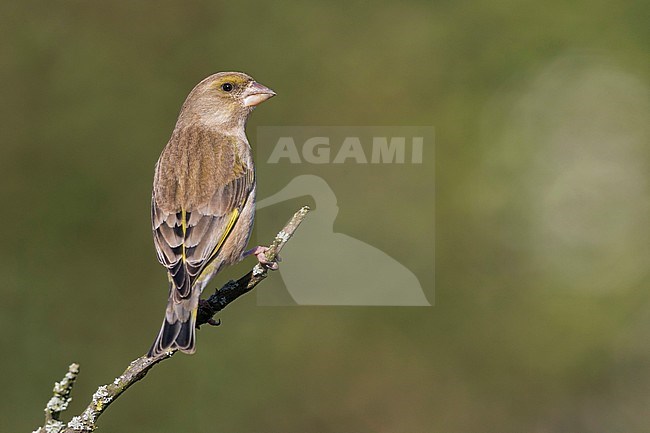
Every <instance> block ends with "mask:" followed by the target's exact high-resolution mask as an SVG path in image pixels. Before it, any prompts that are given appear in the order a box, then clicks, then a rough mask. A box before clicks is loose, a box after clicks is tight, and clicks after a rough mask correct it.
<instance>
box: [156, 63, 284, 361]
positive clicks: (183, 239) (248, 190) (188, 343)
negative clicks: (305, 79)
mask: <svg viewBox="0 0 650 433" xmlns="http://www.w3.org/2000/svg"><path fill="white" fill-rule="evenodd" d="M273 96H275V92H273V91H272V90H271V89H269V88H267V87H265V86H263V85H261V84H259V83H257V82H256V81H255V80H253V79H252V78H251V77H250V76H248V75H246V74H244V73H241V72H220V73H217V74H214V75H211V76H209V77H207V78H206V79H204V80H203V81H201V82H200V83H199V84H197V85H196V87H194V89H192V91H191V92H190V94H189V95H188V97H187V99H186V100H185V102H184V103H183V106H182V108H181V111H180V114H179V116H178V121H177V122H176V126H175V128H174V131H173V132H172V135H171V138H170V139H169V142H168V143H167V145H166V146H165V148H164V149H163V151H162V154H161V155H160V158H159V159H158V162H157V163H156V168H155V175H154V182H153V193H152V199H151V224H152V229H153V239H154V244H155V247H156V251H157V254H158V260H159V261H160V263H161V264H162V265H163V266H165V268H166V269H167V274H168V279H169V298H168V301H167V308H166V310H165V318H164V320H163V324H162V327H161V329H160V332H159V334H158V337H157V338H156V340H155V341H154V343H153V345H152V347H151V349H150V350H149V353H148V356H149V357H155V356H157V355H159V354H161V353H164V352H168V351H172V350H181V351H183V352H186V353H193V352H194V351H195V347H196V315H197V308H198V303H199V297H200V295H201V291H202V290H203V289H204V288H205V286H206V285H207V284H208V283H209V282H210V280H211V279H212V278H213V277H214V276H215V275H216V274H217V273H218V272H219V271H220V270H221V269H223V267H224V266H227V265H231V264H234V263H236V262H238V261H240V260H241V259H242V258H243V257H245V256H247V255H249V254H254V255H256V256H257V258H258V260H260V262H262V263H263V264H265V265H267V267H270V268H272V269H273V268H275V267H277V264H275V263H269V262H268V261H266V260H265V257H264V252H265V251H266V250H267V248H264V247H256V248H253V249H252V250H250V251H245V248H246V244H247V243H248V239H249V237H250V234H251V231H252V228H253V217H254V213H255V167H254V165H253V157H252V152H251V148H250V145H249V143H248V139H247V138H246V131H245V127H246V121H247V119H248V116H249V115H250V113H251V111H252V110H253V108H255V107H256V106H257V105H258V104H260V103H262V102H264V101H266V100H267V99H269V98H271V97H273Z"/></svg>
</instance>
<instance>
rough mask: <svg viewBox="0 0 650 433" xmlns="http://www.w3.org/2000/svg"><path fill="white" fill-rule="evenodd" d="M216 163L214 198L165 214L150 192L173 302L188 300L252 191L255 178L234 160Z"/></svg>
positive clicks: (157, 242) (154, 225)
mask: <svg viewBox="0 0 650 433" xmlns="http://www.w3.org/2000/svg"><path fill="white" fill-rule="evenodd" d="M230 149H233V148H232V146H227V147H226V148H225V149H224V147H223V146H221V147H220V149H219V151H220V152H222V153H223V152H229V151H230ZM232 151H233V152H236V150H234V149H233V150H232ZM226 156H227V155H226ZM219 162H220V165H219V167H218V170H217V172H215V173H214V175H215V176H217V177H219V178H221V179H225V182H217V184H216V185H215V187H214V191H213V192H212V194H210V195H208V198H207V199H205V200H203V201H202V202H199V203H192V200H190V199H186V200H181V204H180V206H178V207H179V209H174V211H165V210H163V207H162V206H160V203H161V200H160V199H159V197H157V194H156V188H154V193H153V196H152V201H151V219H152V228H153V233H154V244H155V246H156V251H157V253H158V260H159V261H160V263H162V264H163V265H164V266H165V267H167V269H168V271H169V274H170V276H171V279H172V282H173V286H174V291H173V296H174V297H175V298H177V299H178V298H185V297H187V296H189V295H190V293H191V288H192V285H193V284H194V282H195V280H196V279H197V278H198V277H199V275H200V274H201V271H202V269H203V268H204V267H205V266H206V265H208V264H209V263H210V262H211V261H212V260H214V259H215V257H216V256H217V254H218V253H219V251H220V248H221V247H222V246H223V244H224V242H225V241H226V239H227V238H228V236H229V235H230V233H231V231H232V229H233V227H234V225H235V224H236V222H237V219H238V218H239V214H240V213H241V211H242V209H243V207H244V205H245V204H246V201H247V199H248V196H249V194H250V192H251V190H252V188H253V184H254V173H253V172H252V170H249V169H247V168H246V167H245V165H244V164H242V163H241V161H240V160H239V158H238V157H224V155H221V157H220V158H219ZM183 201H184V202H186V203H187V205H185V204H183V203H182V202H183Z"/></svg>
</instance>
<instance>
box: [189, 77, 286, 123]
mask: <svg viewBox="0 0 650 433" xmlns="http://www.w3.org/2000/svg"><path fill="white" fill-rule="evenodd" d="M273 96H275V92H274V91H273V90H271V89H269V88H268V87H266V86H263V85H261V84H259V83H258V82H256V81H255V80H253V78H252V77H250V76H248V75H246V74H244V73H242V72H219V73H217V74H214V75H211V76H209V77H208V78H206V79H204V80H203V81H201V82H200V83H199V84H197V85H196V87H194V89H192V91H191V92H190V94H189V95H188V97H187V99H186V100H185V103H184V104H183V108H182V109H181V114H180V116H179V121H181V119H183V120H184V121H190V122H193V121H196V120H199V121H201V122H202V123H204V124H205V125H206V126H209V127H218V128H222V129H225V128H230V127H233V128H238V127H243V126H244V125H245V124H246V119H247V118H248V115H249V114H250V113H251V111H253V108H255V107H256V106H257V105H259V104H261V103H262V102H264V101H266V100H267V99H269V98H272V97H273Z"/></svg>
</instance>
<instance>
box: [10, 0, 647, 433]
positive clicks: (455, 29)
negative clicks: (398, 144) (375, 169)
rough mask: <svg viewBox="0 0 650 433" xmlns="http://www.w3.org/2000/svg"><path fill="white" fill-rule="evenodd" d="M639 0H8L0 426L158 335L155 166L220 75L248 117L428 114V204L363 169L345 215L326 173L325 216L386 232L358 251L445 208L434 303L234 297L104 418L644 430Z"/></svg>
mask: <svg viewBox="0 0 650 433" xmlns="http://www.w3.org/2000/svg"><path fill="white" fill-rule="evenodd" d="M648 5H649V4H648V2H647V1H632V0H626V1H620V2H605V1H572V2H565V1H550V2H538V1H519V2H514V1H502V2H494V1H487V0H482V1H471V2H465V1H459V2H430V1H402V2H395V3H392V4H391V3H379V2H374V3H373V2H359V1H354V0H348V1H345V2H336V1H334V2H322V3H312V2H257V3H255V2H248V1H242V2H216V1H211V2H206V1H183V2H171V1H159V2H144V1H143V2H126V1H112V2H87V1H86V2H81V1H50V2H43V1H24V2H16V1H4V2H2V4H1V5H0V62H1V65H2V67H1V68H0V95H1V99H0V122H1V123H0V125H1V127H0V146H1V148H0V149H1V156H0V170H1V173H2V185H1V186H0V203H1V206H2V208H1V209H2V215H3V221H2V222H3V224H2V225H3V230H2V248H1V250H0V275H2V284H1V285H0V294H1V295H2V303H1V304H0V309H1V311H0V325H1V328H0V329H2V332H1V333H0V339H1V340H0V341H1V343H2V347H3V354H2V357H1V358H0V377H2V379H0V383H2V385H3V392H2V393H0V408H1V409H0V410H1V411H2V414H1V416H0V431H2V432H23V431H24V432H28V431H32V430H33V429H35V428H36V427H37V426H38V425H40V424H42V415H43V412H42V411H43V408H44V405H45V403H46V402H47V400H48V398H49V397H50V395H51V392H50V390H51V387H52V384H53V382H54V381H55V380H59V379H60V377H61V376H62V375H63V373H64V372H65V369H66V367H67V365H68V364H69V363H71V362H73V361H75V362H79V363H80V364H81V369H82V370H81V376H80V377H79V380H78V383H77V385H76V388H75V391H74V401H73V403H72V404H71V407H70V409H69V411H68V412H67V413H66V415H68V417H69V416H71V415H73V414H75V415H76V414H78V413H80V412H81V410H82V408H83V407H85V405H86V404H87V403H88V401H89V399H90V396H91V395H92V393H93V391H94V390H95V389H96V387H97V386H98V385H100V384H103V383H108V382H111V381H112V380H113V378H114V377H115V376H116V375H118V374H120V373H121V372H122V370H123V369H124V368H125V367H126V365H127V363H128V362H129V361H130V360H131V359H133V358H135V357H136V356H138V355H140V354H141V353H143V352H144V351H145V350H146V349H147V348H148V346H149V344H150V343H151V341H152V339H153V338H154V335H155V333H156V331H157V329H158V326H159V322H160V319H161V315H162V311H163V308H164V303H165V296H166V290H167V289H166V286H165V284H166V283H165V281H166V280H165V276H164V272H163V270H162V269H161V268H160V266H159V265H158V263H157V261H156V259H155V254H154V250H153V246H152V242H151V234H150V226H149V200H150V188H151V180H152V172H153V166H154V163H155V161H156V159H157V157H158V155H159V153H160V150H161V149H162V147H163V146H164V144H165V142H166V140H167V139H168V137H169V134H170V132H171V129H172V127H173V124H174V121H175V119H176V116H177V114H178V109H179V107H180V105H181V103H182V101H183V99H184V98H185V96H186V95H187V93H188V92H189V90H190V89H191V88H192V86H193V85H194V84H195V83H197V82H198V81H199V80H201V79H202V78H204V77H205V76H207V75H209V74H210V73H213V72H215V71H219V70H242V71H246V72H248V73H250V74H251V75H253V76H254V77H255V78H257V79H258V80H259V81H260V82H262V83H263V84H266V85H268V86H270V87H272V88H273V89H274V90H276V91H277V92H278V95H279V96H278V97H276V98H274V99H273V100H271V101H269V102H268V103H266V104H264V106H263V107H261V108H260V109H259V110H257V111H256V112H255V113H254V115H253V117H252V119H251V122H250V123H249V129H248V130H249V137H251V138H254V137H255V136H256V135H255V130H256V129H255V128H256V127H257V126H258V125H351V126H354V125H433V126H435V128H436V163H435V168H436V196H435V202H434V197H433V196H432V195H431V194H430V191H429V189H428V188H425V187H424V186H418V185H412V189H411V190H409V193H408V194H402V195H401V196H400V197H398V198H392V199H390V200H385V199H383V195H382V193H381V188H388V190H391V188H394V187H391V185H389V184H390V182H386V183H385V184H384V183H382V182H377V181H376V179H368V182H367V185H365V186H364V189H365V190H366V191H369V192H370V194H369V196H368V197H370V198H371V199H372V200H368V201H369V202H370V204H369V206H368V209H369V212H368V214H367V215H366V216H364V217H363V218H359V216H358V215H356V214H350V213H346V207H345V202H346V200H348V201H352V200H355V199H356V200H359V199H360V198H359V197H358V188H352V187H350V188H349V189H345V188H344V187H337V188H336V190H337V193H338V191H341V193H340V196H339V199H340V203H339V206H340V209H341V211H340V213H339V217H338V219H337V222H336V226H335V229H336V230H337V231H341V232H345V233H347V234H349V235H351V236H355V237H357V238H360V239H364V238H366V237H367V236H369V233H371V234H372V236H375V235H374V233H376V232H377V230H378V229H381V230H382V231H383V233H384V236H385V238H384V241H383V242H384V244H381V245H376V246H377V247H380V248H384V249H390V251H393V252H394V254H395V255H396V256H400V257H402V256H403V257H408V254H409V251H411V250H412V246H413V244H414V243H416V242H418V240H419V238H418V237H417V233H418V231H422V233H428V231H430V230H431V226H432V225H433V223H434V222H433V221H431V220H430V219H429V218H428V217H427V218H424V217H422V215H430V214H432V213H433V210H434V209H435V229H436V242H435V248H436V266H435V268H436V269H435V275H434V273H433V269H431V270H430V272H429V273H428V276H426V277H425V278H424V281H423V285H425V286H427V287H432V286H433V281H434V279H435V306H434V307H429V308H396V307H394V308H389V307H386V308H381V307H377V308H363V307H347V308H342V307H258V306H256V302H255V297H254V296H248V297H246V298H243V299H241V300H240V301H238V302H237V303H235V304H233V305H231V306H230V307H229V308H228V309H227V310H226V311H224V313H223V314H222V319H223V321H224V324H223V326H222V327H220V328H217V329H203V330H201V331H200V333H199V349H198V352H197V353H196V354H195V355H194V356H176V357H174V358H173V359H172V360H170V361H167V362H165V363H164V364H162V365H160V366H158V367H156V368H155V370H154V371H152V372H151V373H150V375H149V376H148V377H147V378H146V380H144V381H143V382H141V383H138V384H137V385H136V386H135V387H134V388H132V389H131V390H130V391H128V392H127V393H126V394H125V395H124V396H123V397H121V398H120V399H119V400H118V401H117V402H116V403H115V404H114V405H113V406H112V407H111V408H110V409H109V411H108V412H107V413H106V414H105V415H104V416H103V417H102V418H101V419H100V427H101V430H100V431H102V432H141V433H142V432H172V431H174V432H177V431H178V432H208V431H214V432H305V431H306V432H321V433H326V432H399V433H402V432H498V433H504V432H539V433H542V432H560V431H562V432H646V431H648V430H649V429H650V422H649V421H648V417H647V408H648V406H650V397H649V395H648V392H647V390H648V389H649V388H650V369H649V368H648V366H649V365H650V364H649V362H650V343H649V339H648V334H650V295H649V294H648V293H649V292H648V281H649V272H648V263H649V259H650V251H649V248H648V245H649V242H648V241H649V236H648V227H647V221H648V217H649V200H648V197H649V194H648V193H649V191H648V188H649V185H648V183H649V182H648V180H649V176H648V173H649V172H650V171H649V170H648V168H649V165H650V164H649V156H650V152H649V151H648V138H649V135H650V134H649V130H648V122H647V119H648V117H649V116H648V114H650V108H649V106H650V103H649V97H648V93H649V82H648V81H649V80H648V76H650V74H648V72H649V68H648V66H649V61H648V60H649V59H648V46H649V44H650V34H649V31H648V29H649V27H648V25H647V17H648V15H649V14H650V8H649V6H648ZM351 168H354V167H353V166H351ZM405 176H407V175H405ZM404 181H406V182H408V178H407V179H404ZM260 182H262V180H260ZM264 182H265V188H268V191H275V190H277V189H279V188H280V187H281V186H283V184H284V183H283V181H281V180H278V179H273V178H268V179H266V180H265V181H264ZM364 197H365V196H364ZM300 204H302V203H301V201H300V200H296V201H295V203H292V204H289V208H291V209H292V208H293V207H297V206H299V205H300ZM409 209H415V210H416V211H414V212H411V213H409V212H408V210H409ZM420 209H426V210H429V211H430V212H425V213H421V212H419V210H420ZM277 218H278V221H277V224H278V226H281V225H282V224H283V223H284V219H285V218H286V215H283V214H282V215H278V217H277ZM396 221H397V222H398V223H396ZM387 222H390V224H389V223H387ZM401 224H405V225H407V226H408V227H409V230H408V232H406V233H407V234H405V231H403V230H401V229H400V225H401ZM270 235H271V234H266V233H265V234H261V233H260V234H259V236H260V238H264V236H267V237H268V236H270ZM314 247H315V248H316V247H317V246H314ZM249 266H250V262H247V263H245V264H242V265H241V266H239V267H237V268H236V269H233V270H231V271H229V272H228V273H227V275H225V276H224V277H223V278H222V279H225V278H227V277H229V276H237V275H239V274H241V273H243V272H244V271H246V270H247V269H248V267H249ZM426 271H427V270H426V269H424V270H423V269H419V270H417V272H418V274H419V275H421V274H425V275H426V274H427V272H426ZM333 272H335V270H333ZM264 284H266V282H265V283H264ZM269 284H272V282H269ZM259 289H260V290H263V289H264V286H260V287H259ZM431 290H432V289H431ZM428 293H429V294H430V293H432V292H428ZM66 419H69V418H66Z"/></svg>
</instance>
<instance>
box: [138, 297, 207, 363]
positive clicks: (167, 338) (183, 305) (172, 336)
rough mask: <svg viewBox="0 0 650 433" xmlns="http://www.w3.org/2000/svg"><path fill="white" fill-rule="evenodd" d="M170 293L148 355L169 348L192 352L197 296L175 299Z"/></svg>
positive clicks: (194, 337) (165, 350)
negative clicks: (161, 321)
mask: <svg viewBox="0 0 650 433" xmlns="http://www.w3.org/2000/svg"><path fill="white" fill-rule="evenodd" d="M175 298H176V297H175V296H173V294H171V296H170V297H169V300H168V301H167V310H166V311H165V319H164V320H163V324H162V327H161V328H160V332H159V333H158V337H156V341H154V343H153V345H152V346H151V349H149V353H147V356H148V357H150V358H151V357H155V356H158V355H160V354H161V353H164V352H169V351H170V350H180V351H181V352H185V353H194V350H195V343H196V311H197V307H198V300H199V296H198V295H197V296H195V295H194V294H191V295H190V297H188V298H181V299H175Z"/></svg>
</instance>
